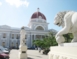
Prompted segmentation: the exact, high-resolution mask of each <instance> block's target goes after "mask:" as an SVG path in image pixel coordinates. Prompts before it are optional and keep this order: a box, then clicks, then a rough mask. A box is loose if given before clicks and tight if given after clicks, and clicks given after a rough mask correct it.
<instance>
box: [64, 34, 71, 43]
mask: <svg viewBox="0 0 77 59" xmlns="http://www.w3.org/2000/svg"><path fill="white" fill-rule="evenodd" d="M63 36H64V38H65V42H71V40H72V39H73V35H72V33H68V34H65V35H63Z"/></svg>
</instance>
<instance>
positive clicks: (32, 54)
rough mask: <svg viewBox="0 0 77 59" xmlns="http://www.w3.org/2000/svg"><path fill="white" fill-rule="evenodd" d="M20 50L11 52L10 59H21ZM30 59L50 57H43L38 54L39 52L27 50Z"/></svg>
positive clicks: (46, 56) (46, 57) (46, 58)
mask: <svg viewBox="0 0 77 59" xmlns="http://www.w3.org/2000/svg"><path fill="white" fill-rule="evenodd" d="M18 52H19V50H15V49H13V50H11V51H10V54H9V56H10V59H19V58H18ZM27 55H28V59H48V55H43V54H41V53H39V52H38V50H27Z"/></svg>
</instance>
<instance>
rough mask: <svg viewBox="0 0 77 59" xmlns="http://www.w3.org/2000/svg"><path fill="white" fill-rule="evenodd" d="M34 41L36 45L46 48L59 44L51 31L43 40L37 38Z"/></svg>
mask: <svg viewBox="0 0 77 59" xmlns="http://www.w3.org/2000/svg"><path fill="white" fill-rule="evenodd" d="M33 43H34V45H36V46H38V47H41V48H43V49H45V48H46V49H47V48H49V47H50V46H55V45H57V42H56V39H55V36H54V34H53V33H51V32H50V33H49V34H48V35H45V37H44V38H43V39H42V40H40V39H37V40H34V41H33Z"/></svg>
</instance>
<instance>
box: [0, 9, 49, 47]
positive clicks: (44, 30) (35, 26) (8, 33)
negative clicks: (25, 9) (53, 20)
mask: <svg viewBox="0 0 77 59" xmlns="http://www.w3.org/2000/svg"><path fill="white" fill-rule="evenodd" d="M46 20H47V19H46V17H45V16H44V14H42V13H41V12H40V11H39V9H38V10H37V11H36V12H34V13H33V14H32V16H31V18H30V22H29V24H28V27H25V30H26V35H25V36H26V38H25V39H26V44H27V46H28V48H31V47H33V46H34V45H33V40H36V39H40V40H41V39H42V38H43V37H44V35H46V34H48V32H49V31H50V30H48V24H49V23H47V21H46ZM20 30H21V28H13V27H10V26H7V25H2V26H0V45H1V46H4V47H7V48H18V47H19V44H20Z"/></svg>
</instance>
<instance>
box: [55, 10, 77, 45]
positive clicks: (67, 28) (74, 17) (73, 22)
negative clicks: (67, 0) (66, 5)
mask: <svg viewBox="0 0 77 59" xmlns="http://www.w3.org/2000/svg"><path fill="white" fill-rule="evenodd" d="M54 24H55V25H58V26H62V29H61V30H60V31H59V32H58V33H57V34H56V36H55V37H56V41H57V43H58V44H60V43H63V42H64V41H65V39H64V37H63V34H67V33H72V34H73V36H74V38H73V40H72V41H71V42H77V12H74V11H63V12H59V13H58V14H57V15H56V17H55V20H54Z"/></svg>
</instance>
